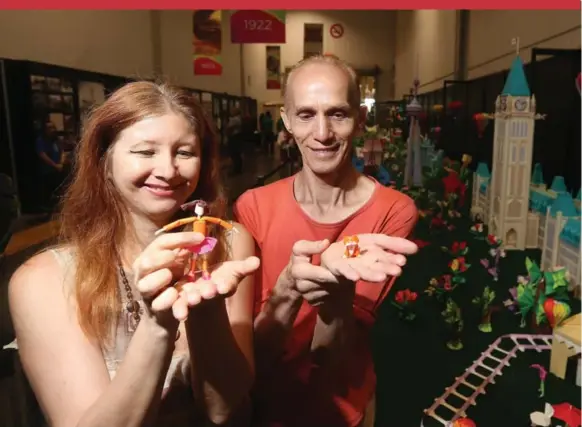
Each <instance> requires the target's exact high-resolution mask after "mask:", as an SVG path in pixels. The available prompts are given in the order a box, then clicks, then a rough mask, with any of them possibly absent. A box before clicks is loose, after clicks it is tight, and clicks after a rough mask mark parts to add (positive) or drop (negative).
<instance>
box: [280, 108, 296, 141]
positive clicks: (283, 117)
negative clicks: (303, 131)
mask: <svg viewBox="0 0 582 427" xmlns="http://www.w3.org/2000/svg"><path fill="white" fill-rule="evenodd" d="M279 112H280V113H281V118H282V119H283V124H284V125H285V129H287V132H289V133H290V134H293V131H291V126H290V123H289V117H287V113H286V112H285V107H281V110H279Z"/></svg>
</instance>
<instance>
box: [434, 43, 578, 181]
mask: <svg viewBox="0 0 582 427" xmlns="http://www.w3.org/2000/svg"><path fill="white" fill-rule="evenodd" d="M579 72H580V51H572V50H569V51H557V52H556V54H555V56H553V57H550V58H547V59H544V60H540V61H536V62H535V63H533V64H527V65H525V73H526V77H527V79H528V83H529V86H530V89H531V90H532V93H533V94H534V95H535V97H536V101H537V112H538V113H540V114H547V117H546V120H537V121H536V127H535V134H534V153H533V161H534V163H541V164H542V168H543V172H544V179H545V181H546V182H547V183H548V184H549V183H551V181H552V179H553V178H554V176H556V175H562V176H564V179H565V181H566V185H567V186H568V189H569V190H570V191H572V192H576V191H577V190H578V189H579V188H580V155H581V153H580V146H581V142H580V141H581V133H580V128H581V114H582V112H581V109H580V94H579V92H578V90H577V89H576V85H575V79H576V76H577V75H578V73H579ZM507 74H508V70H503V71H500V72H498V73H495V74H490V75H488V76H484V77H480V78H478V79H475V80H471V81H469V82H461V83H453V84H450V83H449V84H447V85H446V91H445V90H444V88H443V89H439V90H435V91H432V92H430V93H426V94H423V100H424V104H423V105H425V106H426V108H427V113H428V119H427V122H428V123H427V127H428V129H430V128H431V127H433V126H436V124H437V121H438V120H439V118H438V115H437V114H435V113H434V112H433V111H432V106H433V105H435V104H443V105H444V106H445V111H446V115H445V117H441V118H440V122H439V124H440V127H441V135H440V138H439V142H438V143H437V147H438V148H442V149H444V150H445V153H446V155H447V156H449V157H451V158H453V159H460V157H461V156H462V155H463V154H464V153H468V154H471V155H472V156H473V162H472V166H476V164H477V163H478V162H486V163H487V164H488V165H489V167H490V168H491V161H492V156H493V130H494V127H495V125H494V121H493V120H491V121H489V124H488V126H487V128H486V129H485V131H484V132H483V136H482V137H481V138H480V137H479V136H478V132H477V126H476V123H475V121H474V119H473V116H474V115H475V114H476V113H494V111H495V100H496V99H497V97H498V96H499V94H500V93H501V91H502V89H503V86H504V84H505V80H506V78H507ZM451 101H460V102H461V103H462V104H463V106H462V108H461V109H460V110H458V111H455V112H453V111H450V109H449V108H448V105H449V103H450V102H451Z"/></svg>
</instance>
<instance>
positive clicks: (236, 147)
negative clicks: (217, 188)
mask: <svg viewBox="0 0 582 427" xmlns="http://www.w3.org/2000/svg"><path fill="white" fill-rule="evenodd" d="M242 125H243V123H242V116H241V114H240V110H239V109H238V108H233V109H232V110H231V113H230V118H229V119H228V123H227V125H226V135H227V138H228V140H227V144H228V152H229V155H230V160H231V162H232V170H231V174H232V175H240V174H241V173H242V170H243V159H242V152H243V142H244V141H243V140H242V139H243V138H242V136H243V132H242V130H243V129H242Z"/></svg>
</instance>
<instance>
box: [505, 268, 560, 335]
mask: <svg viewBox="0 0 582 427" xmlns="http://www.w3.org/2000/svg"><path fill="white" fill-rule="evenodd" d="M525 261H526V268H527V270H528V274H529V276H528V278H527V279H526V280H522V283H519V284H518V286H517V303H518V305H519V311H520V313H521V315H522V320H521V327H524V326H525V318H526V316H527V314H528V313H530V312H531V313H532V326H540V325H542V324H543V323H545V322H546V321H547V322H548V323H549V325H550V327H555V326H556V325H559V323H560V322H561V321H563V320H564V319H566V318H567V317H568V316H569V314H570V306H569V305H568V300H569V296H568V293H567V289H568V281H567V278H568V276H567V273H566V271H565V269H564V268H562V267H560V268H556V269H554V270H551V271H548V272H544V273H542V271H541V270H540V268H539V266H538V265H537V264H536V263H535V262H534V261H532V260H531V259H529V258H526V260H525ZM548 299H549V302H548Z"/></svg>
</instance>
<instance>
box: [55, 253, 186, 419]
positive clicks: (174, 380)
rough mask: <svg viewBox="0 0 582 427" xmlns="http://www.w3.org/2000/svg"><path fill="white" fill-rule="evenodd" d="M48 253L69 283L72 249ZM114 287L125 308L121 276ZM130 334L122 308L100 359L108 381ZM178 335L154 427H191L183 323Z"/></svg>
mask: <svg viewBox="0 0 582 427" xmlns="http://www.w3.org/2000/svg"><path fill="white" fill-rule="evenodd" d="M51 252H52V253H53V254H54V256H55V257H56V259H57V260H58V262H59V264H60V265H61V267H62V269H63V272H64V278H65V281H71V280H72V279H73V278H74V276H75V271H74V268H75V260H74V254H73V252H72V250H70V249H65V248H59V249H51ZM126 274H127V279H128V281H129V283H130V286H132V283H133V278H132V276H131V273H130V272H127V273H126ZM69 283H70V282H69ZM118 284H119V295H120V297H121V307H125V306H126V305H127V302H128V300H127V296H126V291H125V288H124V285H123V280H122V279H121V276H119V277H118ZM133 297H134V299H136V301H138V303H139V304H140V305H142V304H143V301H142V299H141V296H140V295H139V292H137V291H135V290H134V292H133ZM133 333H134V331H133V329H132V324H131V322H130V321H129V315H128V313H127V312H126V311H125V309H123V308H122V310H121V313H119V317H118V322H117V328H116V330H115V331H114V334H115V340H114V341H113V343H114V344H113V345H112V346H111V347H108V348H103V349H102V352H103V358H104V360H105V364H106V365H107V371H108V372H109V377H110V378H111V379H113V378H114V377H115V374H116V373H117V369H118V367H119V365H120V364H121V362H122V360H123V358H124V357H125V353H126V352H127V349H128V347H129V343H130V342H131V338H132V337H133ZM180 336H181V338H180V339H179V340H178V341H177V342H176V348H175V350H174V354H173V356H172V360H171V362H170V367H169V369H168V372H167V374H166V379H165V382H164V389H163V394H162V395H163V400H162V404H161V406H160V411H159V416H158V420H157V422H156V423H155V425H156V427H183V426H188V427H192V426H194V425H195V424H194V422H195V421H194V414H193V410H194V399H193V396H192V391H191V388H190V357H189V352H188V345H187V341H186V339H185V330H184V325H183V324H180ZM144 375H147V372H144Z"/></svg>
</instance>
